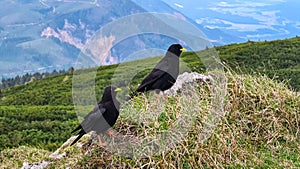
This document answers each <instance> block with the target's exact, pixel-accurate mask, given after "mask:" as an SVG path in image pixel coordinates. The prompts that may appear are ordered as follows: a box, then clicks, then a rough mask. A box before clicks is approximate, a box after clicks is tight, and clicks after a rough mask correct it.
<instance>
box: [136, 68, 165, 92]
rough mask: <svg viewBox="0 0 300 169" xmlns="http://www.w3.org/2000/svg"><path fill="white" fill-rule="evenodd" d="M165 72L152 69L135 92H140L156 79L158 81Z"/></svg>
mask: <svg viewBox="0 0 300 169" xmlns="http://www.w3.org/2000/svg"><path fill="white" fill-rule="evenodd" d="M165 73H166V72H165V71H162V70H160V69H153V70H152V72H151V73H149V75H148V76H147V77H145V79H144V80H143V81H142V83H141V84H140V86H139V87H138V88H137V90H136V91H138V92H142V91H140V90H143V89H144V88H145V87H147V86H149V85H151V84H153V83H154V82H156V81H157V80H158V79H160V78H161V77H162V76H163V75H164V74H165Z"/></svg>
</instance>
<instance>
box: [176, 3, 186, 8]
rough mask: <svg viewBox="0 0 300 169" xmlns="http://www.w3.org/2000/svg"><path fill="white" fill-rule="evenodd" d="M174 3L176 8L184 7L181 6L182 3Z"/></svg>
mask: <svg viewBox="0 0 300 169" xmlns="http://www.w3.org/2000/svg"><path fill="white" fill-rule="evenodd" d="M174 5H175V6H177V7H178V8H184V6H183V5H181V4H178V3H174Z"/></svg>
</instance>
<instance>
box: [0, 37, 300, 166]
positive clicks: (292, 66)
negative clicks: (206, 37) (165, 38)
mask: <svg viewBox="0 0 300 169" xmlns="http://www.w3.org/2000/svg"><path fill="white" fill-rule="evenodd" d="M299 49H300V38H299V37H297V38H292V39H286V40H277V41H271V42H255V43H254V42H247V43H243V44H232V45H227V46H222V47H216V50H217V52H218V53H219V55H220V58H221V60H222V61H223V62H225V63H226V65H227V66H228V67H230V69H232V70H233V71H235V72H238V74H250V75H252V76H248V75H246V77H244V76H238V75H231V74H230V72H229V75H228V76H229V77H228V78H229V79H231V82H230V83H229V84H228V85H229V86H228V87H229V89H228V96H227V97H228V100H227V105H226V108H227V111H228V114H227V116H226V118H225V119H224V120H223V123H222V124H223V125H224V124H225V126H223V125H221V127H220V128H219V129H218V130H217V131H218V132H217V135H215V136H213V137H212V138H211V139H210V141H209V142H207V143H205V144H203V145H202V144H200V143H199V144H195V145H196V146H198V148H199V147H200V149H199V152H197V153H200V154H201V153H202V154H203V153H204V152H206V151H207V152H206V153H208V154H206V155H204V156H205V158H204V157H201V158H203V159H205V160H208V161H210V162H209V165H208V166H213V165H214V164H213V160H217V159H218V157H219V156H220V157H222V158H220V160H222V161H216V162H219V163H217V164H218V165H216V166H220V165H221V164H226V165H227V166H229V167H230V166H231V165H234V164H235V163H234V161H235V160H236V161H235V162H237V164H239V163H241V165H242V166H252V165H254V163H255V162H254V161H252V162H253V164H251V165H250V164H249V165H248V164H246V162H245V163H243V161H245V160H246V161H247V160H250V159H252V158H254V157H253V156H248V155H247V153H250V154H251V153H252V154H256V155H258V156H256V158H254V159H255V160H257V161H258V162H260V163H261V164H263V162H264V161H260V160H261V159H258V157H261V158H262V159H265V160H274V158H276V161H275V162H274V163H272V164H270V165H271V166H272V165H275V164H279V162H280V160H284V161H289V162H288V164H291V165H299V163H296V162H295V160H294V159H299V152H298V150H299V149H298V150H295V144H294V143H295V141H299V140H298V139H299V135H297V133H298V132H299V131H298V130H299V126H298V128H297V125H299V113H298V114H295V112H299V111H300V110H299V107H300V103H299V96H297V95H294V94H293V93H292V92H291V91H290V90H291V89H292V90H299V89H300V80H299V79H300V77H299V76H300V64H299V63H300V53H299V52H300V50H299ZM211 50H212V49H207V50H204V51H199V52H197V54H198V55H200V56H205V55H209V54H210V53H211ZM160 59H161V56H158V57H153V58H148V59H145V60H138V61H133V62H128V63H124V64H123V63H122V64H118V65H110V66H102V67H98V68H89V69H81V70H76V71H75V72H74V75H70V74H63V75H59V76H54V77H49V78H45V79H43V80H38V81H35V82H32V83H28V84H26V85H21V86H15V87H13V88H8V89H4V90H2V91H1V93H0V105H1V106H0V130H1V131H0V150H4V149H7V148H14V147H18V146H20V145H26V146H34V147H38V148H41V149H45V150H50V151H53V150H55V149H56V148H58V147H59V146H60V145H61V144H62V143H63V142H64V141H66V140H67V139H68V138H69V137H70V136H71V134H70V131H71V130H72V129H73V128H74V127H75V126H76V125H77V124H78V119H77V116H76V113H75V110H74V108H73V98H72V94H74V93H72V92H74V91H72V80H73V78H74V76H77V75H82V74H83V75H84V76H82V77H83V78H82V79H81V81H80V83H82V84H89V83H93V81H94V78H92V77H93V76H91V75H92V74H93V73H94V72H96V78H95V92H96V97H97V99H100V97H101V95H102V91H103V88H104V87H105V86H107V85H109V84H111V81H113V82H114V84H117V85H121V86H127V85H130V86H136V85H137V84H138V83H139V82H140V81H141V79H142V78H143V77H144V76H145V75H146V74H147V73H148V72H149V71H150V70H151V68H152V67H153V66H154V65H155V64H156V63H157V62H158V60H160ZM133 67H135V68H137V69H139V70H141V69H144V70H143V71H142V72H139V73H137V74H136V75H135V78H134V79H133V80H132V81H131V82H129V81H128V80H126V79H128V76H129V75H131V74H134V73H136V72H135V71H136V69H132V68H133ZM181 71H196V72H201V73H204V72H206V70H205V66H204V65H203V63H202V62H201V60H200V59H199V58H198V57H197V55H196V53H194V52H186V53H183V55H182V57H181ZM263 74H266V75H268V76H269V77H270V78H272V79H273V80H270V79H269V78H266V77H262V75H263ZM124 79H125V80H124ZM282 80H284V81H287V82H285V83H284V84H282V83H278V81H282ZM238 84H239V85H238ZM73 85H74V83H73ZM73 87H76V86H73ZM133 88H134V87H133ZM256 88H258V89H260V90H258V89H256ZM288 88H289V89H288ZM255 90H257V91H255ZM269 90H270V91H269ZM281 90H282V91H281ZM258 91H259V92H258ZM240 92H242V93H240ZM75 94H76V93H75ZM285 95H286V96H285ZM80 99H81V102H85V101H86V100H88V96H85V95H82V96H81V97H80ZM276 99H277V100H276ZM143 106H145V105H144V103H141V104H140V107H143ZM82 110H83V111H84V112H85V113H87V112H88V111H89V110H90V109H84V108H82ZM271 117H272V118H273V117H274V118H273V119H271ZM292 117H294V119H293V118H292ZM269 118H270V119H269ZM274 119H276V121H272V120H274ZM126 120H128V119H126V117H124V116H123V117H122V120H120V121H119V123H121V124H118V126H117V127H119V128H120V127H122V125H123V123H125V122H126ZM268 120H269V121H268ZM295 120H296V121H295ZM266 124H268V125H266ZM277 124H278V125H279V126H276V125H277ZM135 125H138V124H135ZM222 126H223V127H222ZM123 127H124V126H123ZM195 127H196V128H197V127H199V126H195ZM269 130H270V131H272V133H271V136H270V137H267V135H268V133H265V132H266V131H269ZM224 131H225V133H226V132H227V134H228V135H222V134H221V133H223V132H224ZM240 131H242V133H239V132H240ZM228 132H232V133H228ZM233 133H234V134H238V138H235V137H234V138H233V139H234V142H233V143H231V142H230V141H229V142H228V139H229V138H232V137H233ZM193 134H194V135H193ZM269 134H270V133H269ZM256 135H259V136H257V137H256ZM282 135H287V136H286V138H285V137H281V136H282ZM279 136H280V137H279ZM287 137H288V138H287ZM191 138H192V140H196V141H197V136H196V135H195V133H192V136H191ZM242 139H244V140H242ZM290 139H292V140H290ZM220 142H221V145H219V143H220ZM270 142H271V143H272V144H273V143H274V144H273V145H272V146H271V148H270V145H269V143H270ZM236 143H238V144H237V145H235V144H236ZM242 143H243V144H242ZM277 143H278V146H277V145H276V144H277ZM289 143H291V144H289ZM185 144H186V145H184V146H187V147H188V148H187V150H189V152H190V151H191V150H193V149H194V148H195V147H193V146H194V145H192V144H191V143H189V142H186V143H185ZM244 144H245V145H244ZM258 145H259V146H260V147H258ZM263 145H266V146H267V147H264V146H263ZM182 146H183V145H182ZM231 146H237V147H233V148H234V152H232V153H233V155H234V156H230V157H227V156H226V154H225V152H226V153H228V152H230V151H229V149H228V147H229V148H231ZM244 146H246V147H244ZM276 146H277V148H278V149H277V150H276V153H275V155H273V154H272V153H271V152H273V150H274V151H275V148H274V147H276ZM215 147H219V148H224V152H219V150H218V149H219V148H217V149H216V148H215ZM182 148H185V147H180V146H179V147H178V149H182ZM209 148H211V150H210V149H209ZM273 148H274V149H273ZM227 150H228V152H227ZM238 150H241V151H244V152H245V153H244V154H243V157H239V156H238V154H237V152H238ZM292 150H293V151H294V150H295V152H296V153H295V154H292V155H290V153H291V152H292ZM5 152H7V151H5ZM211 153H212V154H211ZM181 154H183V155H186V156H188V157H190V155H191V154H185V152H181ZM204 154H205V153H204ZM1 156H2V157H1V159H0V162H1V161H3V159H4V156H5V155H3V154H2V155H1ZM5 157H6V156H5ZM160 157H161V156H159V158H158V159H154V160H158V161H157V162H159V163H160V162H161V161H159V160H160ZM86 158H88V159H91V157H86ZM113 158H115V157H113ZM165 158H166V160H167V162H168V163H169V162H170V161H171V160H172V159H173V158H174V157H173V156H172V155H171V156H169V157H165ZM168 158H169V159H168ZM176 158H178V159H179V158H180V159H183V160H187V161H190V160H192V161H193V160H197V159H194V158H196V157H194V156H193V157H192V159H190V158H185V157H183V156H181V155H179V156H176ZM197 158H199V157H197ZM207 158H209V159H207ZM290 158H292V159H290ZM6 160H7V159H6ZM108 160H113V159H108ZM121 160H124V159H121ZM148 160H153V159H148ZM228 160H229V161H228ZM291 160H292V161H291ZM8 161H9V160H8ZM250 161H251V160H250ZM298 161H299V160H298ZM87 162H90V161H89V160H88V161H87ZM114 162H115V161H114ZM135 162H137V164H142V163H143V162H141V161H131V160H129V163H128V164H130V165H132V164H133V163H135ZM146 162H147V161H146ZM148 162H149V161H148ZM202 162H203V163H204V162H205V161H202ZM202 162H201V165H202ZM187 163H188V164H189V165H190V166H201V165H200V164H192V163H190V162H187ZM270 163H271V162H270ZM84 164H85V163H84ZM122 164H123V161H122ZM78 165H79V164H78ZM124 165H125V164H124ZM126 165H127V163H126ZM174 165H175V164H174ZM137 167H139V166H137ZM181 167H182V166H181Z"/></svg>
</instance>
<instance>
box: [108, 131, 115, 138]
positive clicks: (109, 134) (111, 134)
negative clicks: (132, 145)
mask: <svg viewBox="0 0 300 169" xmlns="http://www.w3.org/2000/svg"><path fill="white" fill-rule="evenodd" d="M107 134H108V136H109V137H110V138H114V137H115V133H114V132H113V131H112V130H107Z"/></svg>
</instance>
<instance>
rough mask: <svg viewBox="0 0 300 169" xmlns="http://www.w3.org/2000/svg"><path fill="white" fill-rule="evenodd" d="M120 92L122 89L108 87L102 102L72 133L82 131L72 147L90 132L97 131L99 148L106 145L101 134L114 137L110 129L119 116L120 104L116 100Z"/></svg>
mask: <svg viewBox="0 0 300 169" xmlns="http://www.w3.org/2000/svg"><path fill="white" fill-rule="evenodd" d="M119 91H121V89H120V88H117V87H115V86H108V87H106V88H105V89H104V93H103V96H102V100H101V101H99V102H98V104H97V105H96V106H95V108H94V110H92V111H91V112H90V113H89V114H88V115H86V116H85V117H84V120H83V121H82V122H81V124H80V125H79V126H78V127H77V128H76V129H74V130H73V131H72V133H74V132H76V131H78V130H80V131H79V132H78V136H77V138H76V139H75V140H74V141H73V142H72V144H71V146H72V145H73V144H75V143H76V142H77V141H78V140H79V139H80V138H81V137H82V136H83V135H84V134H86V133H88V132H90V131H96V133H97V135H98V141H99V146H105V143H104V142H102V140H101V137H100V133H103V132H105V131H107V134H108V135H109V136H110V137H113V136H114V134H113V132H112V131H111V130H108V129H109V128H111V127H112V126H113V125H114V124H115V123H116V121H117V119H118V116H119V109H120V102H119V101H118V100H117V99H116V95H117V92H119Z"/></svg>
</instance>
